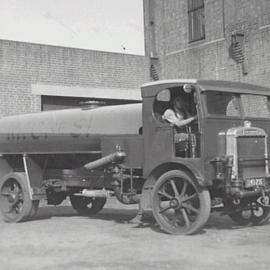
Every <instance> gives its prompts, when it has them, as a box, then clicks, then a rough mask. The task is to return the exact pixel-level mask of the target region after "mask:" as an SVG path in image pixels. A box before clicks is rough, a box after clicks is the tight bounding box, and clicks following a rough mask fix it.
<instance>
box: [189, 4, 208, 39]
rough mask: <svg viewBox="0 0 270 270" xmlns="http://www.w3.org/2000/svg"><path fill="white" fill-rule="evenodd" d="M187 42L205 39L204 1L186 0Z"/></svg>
mask: <svg viewBox="0 0 270 270" xmlns="http://www.w3.org/2000/svg"><path fill="white" fill-rule="evenodd" d="M188 23H189V41H190V42H192V41H197V40H200V39H204V38H205V21H204V0H188Z"/></svg>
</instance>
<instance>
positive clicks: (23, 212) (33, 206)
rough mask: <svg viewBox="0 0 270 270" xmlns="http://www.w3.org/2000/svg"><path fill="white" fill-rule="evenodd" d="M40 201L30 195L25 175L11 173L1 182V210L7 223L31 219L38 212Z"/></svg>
mask: <svg viewBox="0 0 270 270" xmlns="http://www.w3.org/2000/svg"><path fill="white" fill-rule="evenodd" d="M38 205H39V201H38V200H37V201H32V200H31V198H30V195H29V190H28V186H27V180H26V175H25V173H11V174H8V175H6V176H5V177H4V178H3V179H2V180H1V181H0V209H1V213H2V216H3V218H4V220H5V221H7V222H21V221H25V220H27V219H30V218H31V217H33V216H34V214H35V213H36V212H37V210H38Z"/></svg>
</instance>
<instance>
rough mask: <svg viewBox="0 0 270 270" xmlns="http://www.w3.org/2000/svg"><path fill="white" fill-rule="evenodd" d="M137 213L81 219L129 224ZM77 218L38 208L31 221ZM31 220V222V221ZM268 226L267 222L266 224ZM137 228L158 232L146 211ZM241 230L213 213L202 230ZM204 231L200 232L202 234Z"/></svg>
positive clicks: (107, 212) (63, 209)
mask: <svg viewBox="0 0 270 270" xmlns="http://www.w3.org/2000/svg"><path fill="white" fill-rule="evenodd" d="M136 213H137V209H119V208H104V209H103V210H102V211H101V212H100V213H98V214H96V215H94V216H88V217H81V218H88V219H98V220H106V221H113V222H116V223H122V224H124V223H129V222H130V221H131V220H132V219H133V218H134V217H135V216H136ZM74 216H79V215H78V214H77V212H76V211H75V210H74V209H73V208H72V207H71V206H44V207H41V208H39V211H38V213H37V214H36V216H35V217H34V218H33V220H42V219H50V218H52V217H74ZM33 220H32V221H33ZM268 224H269V222H268ZM134 226H135V227H137V228H146V227H147V228H151V229H152V230H154V231H160V229H159V227H158V226H157V224H156V222H155V219H154V217H153V215H152V212H151V211H147V212H146V213H145V215H144V219H143V223H142V224H139V225H137V224H134ZM240 228H243V227H242V226H239V225H237V224H235V223H234V222H233V221H232V220H231V219H230V218H229V217H228V216H221V215H219V214H218V213H213V214H211V215H210V218H209V220H208V222H207V224H206V225H205V226H204V229H206V230H209V229H215V230H232V229H240ZM204 232H205V231H204V230H203V231H201V233H204Z"/></svg>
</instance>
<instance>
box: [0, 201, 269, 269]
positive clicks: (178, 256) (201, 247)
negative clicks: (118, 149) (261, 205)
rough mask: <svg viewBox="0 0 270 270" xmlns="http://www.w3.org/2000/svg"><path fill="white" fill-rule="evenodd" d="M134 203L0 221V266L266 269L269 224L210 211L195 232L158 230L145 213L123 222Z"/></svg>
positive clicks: (56, 209) (63, 208) (45, 210)
mask: <svg viewBox="0 0 270 270" xmlns="http://www.w3.org/2000/svg"><path fill="white" fill-rule="evenodd" d="M135 209H136V207H134V206H123V205H122V204H120V203H118V202H115V201H114V200H110V201H109V203H107V204H106V206H105V208H104V209H103V210H102V211H101V212H100V213H99V214H98V215H96V216H95V217H91V218H88V217H80V216H78V215H77V214H76V212H75V211H74V210H73V209H72V207H71V206H70V205H69V204H68V202H66V204H65V205H64V206H57V207H52V206H44V207H41V208H40V209H39V212H38V215H37V216H36V218H35V220H32V221H29V222H25V223H18V224H7V223H4V222H3V221H0V270H9V269H10V270H16V269H27V270H39V269H40V270H52V269H59V270H70V269H76V270H81V269H100V270H103V269H104V270H105V269H123V270H124V269H125V270H126V269H140V270H142V269H150V270H151V269H181V270H185V269H189V270H190V269H200V270H203V269H207V270H212V269H215V270H216V269H218V270H223V269H230V270H233V269H238V270H241V269H245V270H249V269H258V270H263V269H269V267H270V223H268V224H267V225H265V226H260V227H259V226H258V227H246V228H244V227H239V226H237V225H235V224H234V223H233V222H232V221H231V220H230V219H229V218H228V217H224V216H223V217H220V216H219V215H217V214H213V215H212V216H211V218H210V220H209V221H208V223H207V225H206V226H205V228H204V229H203V230H202V231H201V232H200V233H199V234H197V235H193V236H175V235H168V234H166V233H163V232H161V231H160V230H159V228H158V226H157V225H156V224H155V222H154V219H153V217H152V216H151V214H150V213H149V215H148V216H147V221H148V222H149V223H147V224H146V225H145V226H143V227H138V226H136V225H134V224H129V223H128V220H130V219H131V218H132V217H134V216H135V213H136V210H135Z"/></svg>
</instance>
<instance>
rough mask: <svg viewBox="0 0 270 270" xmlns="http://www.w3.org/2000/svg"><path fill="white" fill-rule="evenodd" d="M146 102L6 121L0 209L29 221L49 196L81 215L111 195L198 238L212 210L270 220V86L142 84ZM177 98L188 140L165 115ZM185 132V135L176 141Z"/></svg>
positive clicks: (0, 135)
mask: <svg viewBox="0 0 270 270" xmlns="http://www.w3.org/2000/svg"><path fill="white" fill-rule="evenodd" d="M141 93H142V103H138V104H128V105H120V106H105V107H100V108H95V109H89V108H88V107H87V106H85V107H82V108H78V109H69V110H60V111H49V112H41V113H34V114H27V115H18V116H9V117H4V118H2V119H0V154H1V158H0V179H1V180H0V209H1V212H2V216H3V218H4V220H5V221H7V222H20V221H24V220H28V219H30V218H31V217H33V215H34V214H35V212H36V211H37V209H38V205H39V201H40V200H41V199H46V200H47V203H48V204H50V205H58V204H61V202H62V201H63V200H64V199H66V198H67V197H69V198H70V201H71V204H72V206H73V207H74V209H76V210H77V211H78V212H79V213H80V214H83V215H93V214H96V213H97V212H99V211H100V210H101V209H102V208H103V206H104V205H105V203H106V199H107V197H108V196H116V198H117V199H118V200H119V201H120V202H122V203H124V204H139V211H138V217H142V216H143V213H144V211H145V210H149V209H152V211H153V215H154V217H155V219H156V221H157V223H158V224H159V225H160V227H161V229H162V230H164V231H166V232H167V233H171V234H193V233H196V232H197V231H198V230H200V229H201V228H202V227H203V226H204V225H205V223H206V222H207V220H208V218H209V215H210V212H211V209H212V210H217V211H220V212H221V213H222V214H227V215H229V216H230V217H231V218H232V219H233V220H234V221H235V222H237V223H238V224H240V225H247V224H254V225H261V224H264V223H266V222H267V221H268V219H269V216H270V202H269V192H270V176H269V149H268V144H269V137H268V134H269V133H270V110H269V108H270V107H269V101H270V89H269V88H266V87H261V86H256V85H251V84H244V83H238V82H225V81H207V80H192V79H189V80H181V79H179V80H178V79H175V80H166V81H157V82H151V83H148V84H145V85H143V86H142V88H141ZM178 96H180V97H181V98H182V99H183V100H184V101H185V104H186V109H187V110H188V111H189V112H190V113H191V114H192V115H196V116H197V120H196V121H193V122H192V123H191V124H190V125H189V126H187V127H186V128H185V131H184V134H186V136H185V138H186V139H181V136H180V137H179V136H177V135H178V132H177V130H176V129H175V127H173V126H172V125H171V124H170V123H168V122H167V121H166V120H164V118H163V117H162V115H163V113H164V111H165V110H166V109H168V108H170V107H171V106H172V102H173V100H174V99H175V98H176V97H178ZM179 138H180V139H179Z"/></svg>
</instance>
